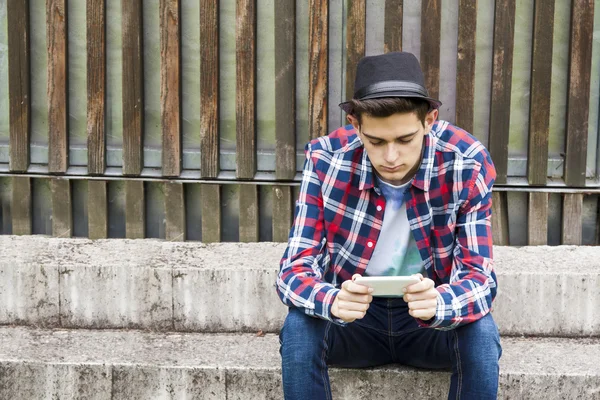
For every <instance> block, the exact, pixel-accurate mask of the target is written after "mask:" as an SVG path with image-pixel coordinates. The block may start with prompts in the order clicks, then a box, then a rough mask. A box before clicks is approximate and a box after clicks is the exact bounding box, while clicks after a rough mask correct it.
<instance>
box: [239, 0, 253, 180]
mask: <svg viewBox="0 0 600 400" xmlns="http://www.w3.org/2000/svg"><path fill="white" fill-rule="evenodd" d="M236 1H237V3H236V4H237V7H236V20H237V23H236V29H235V42H236V46H235V65H236V96H235V108H236V139H237V140H236V142H237V157H236V161H237V177H238V178H240V179H252V178H254V174H255V173H256V124H255V121H256V0H236Z"/></svg>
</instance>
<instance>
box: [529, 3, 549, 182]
mask: <svg viewBox="0 0 600 400" xmlns="http://www.w3.org/2000/svg"><path fill="white" fill-rule="evenodd" d="M534 7H535V9H534V18H533V52H532V60H531V96H530V102H531V106H530V116H529V150H528V153H529V154H528V157H527V179H528V181H529V184H530V185H545V184H546V177H547V175H548V137H549V135H550V95H551V87H552V86H551V83H552V38H553V33H554V0H544V1H540V0H536V2H535V6H534Z"/></svg>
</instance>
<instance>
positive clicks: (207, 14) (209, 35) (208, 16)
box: [200, 0, 279, 178]
mask: <svg viewBox="0 0 600 400" xmlns="http://www.w3.org/2000/svg"><path fill="white" fill-rule="evenodd" d="M275 4H276V6H275V7H277V4H279V2H276V3H275ZM276 43H277V42H276ZM276 46H277V44H276ZM200 138H201V139H200V151H201V153H202V158H201V165H200V173H201V174H202V177H203V178H216V177H217V176H218V175H219V1H218V0H217V1H215V0H200Z"/></svg>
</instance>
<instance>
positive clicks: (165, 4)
mask: <svg viewBox="0 0 600 400" xmlns="http://www.w3.org/2000/svg"><path fill="white" fill-rule="evenodd" d="M179 4H180V1H179V0H160V61H161V63H160V112H161V121H162V174H163V176H179V174H180V173H181V109H180V102H181V75H180V71H181V57H180V47H181V46H180V30H181V25H180V23H179V14H180V11H181V10H180V6H179Z"/></svg>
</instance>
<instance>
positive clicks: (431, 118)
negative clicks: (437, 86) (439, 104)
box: [425, 108, 439, 131]
mask: <svg viewBox="0 0 600 400" xmlns="http://www.w3.org/2000/svg"><path fill="white" fill-rule="evenodd" d="M438 114H439V110H438V109H437V108H436V109H435V110H431V111H429V112H428V113H427V115H426V116H425V128H426V130H427V131H430V130H431V128H432V127H433V124H434V123H435V121H436V120H437V118H438Z"/></svg>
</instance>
